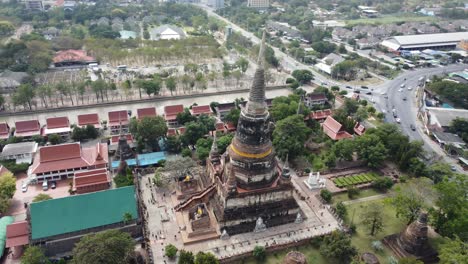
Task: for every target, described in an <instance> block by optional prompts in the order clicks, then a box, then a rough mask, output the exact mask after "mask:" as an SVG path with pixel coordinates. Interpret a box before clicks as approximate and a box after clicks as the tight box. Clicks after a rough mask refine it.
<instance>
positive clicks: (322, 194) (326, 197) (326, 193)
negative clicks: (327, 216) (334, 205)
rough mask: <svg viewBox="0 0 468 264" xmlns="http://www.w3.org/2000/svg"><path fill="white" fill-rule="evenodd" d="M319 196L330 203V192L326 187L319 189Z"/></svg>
mask: <svg viewBox="0 0 468 264" xmlns="http://www.w3.org/2000/svg"><path fill="white" fill-rule="evenodd" d="M320 197H322V199H323V200H324V201H325V202H326V203H330V202H331V200H332V193H331V192H330V191H329V190H327V189H322V190H320Z"/></svg>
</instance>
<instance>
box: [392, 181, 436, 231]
mask: <svg viewBox="0 0 468 264" xmlns="http://www.w3.org/2000/svg"><path fill="white" fill-rule="evenodd" d="M435 197H436V194H435V191H434V189H433V185H432V182H431V180H430V179H427V178H419V179H413V180H411V181H409V182H408V183H406V184H405V185H403V186H400V188H398V190H397V192H396V195H395V196H394V197H393V198H392V200H391V203H392V205H393V206H394V207H395V210H396V217H398V218H402V219H403V220H405V221H406V224H407V225H409V224H410V223H412V222H413V221H414V220H416V219H417V218H418V215H419V213H420V212H421V210H422V209H423V208H424V207H427V206H430V205H432V203H433V200H434V199H435Z"/></svg>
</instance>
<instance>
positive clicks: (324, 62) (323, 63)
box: [315, 53, 345, 75]
mask: <svg viewBox="0 0 468 264" xmlns="http://www.w3.org/2000/svg"><path fill="white" fill-rule="evenodd" d="M344 60H345V59H344V58H343V57H342V56H340V55H338V54H335V53H330V54H328V55H327V56H326V57H325V58H323V59H321V60H320V62H319V63H317V64H315V67H317V69H319V70H320V71H322V72H325V73H327V74H330V75H331V73H332V69H333V67H335V65H337V64H338V63H341V62H343V61H344Z"/></svg>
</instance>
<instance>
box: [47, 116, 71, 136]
mask: <svg viewBox="0 0 468 264" xmlns="http://www.w3.org/2000/svg"><path fill="white" fill-rule="evenodd" d="M70 132H71V128H70V121H68V117H66V116H62V117H49V118H47V119H46V126H45V127H44V129H43V131H42V134H43V135H44V136H49V135H52V134H57V135H59V136H61V137H62V138H64V139H66V138H69V137H70Z"/></svg>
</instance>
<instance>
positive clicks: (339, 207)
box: [335, 202, 348, 219]
mask: <svg viewBox="0 0 468 264" xmlns="http://www.w3.org/2000/svg"><path fill="white" fill-rule="evenodd" d="M335 211H336V214H337V215H338V216H339V217H340V218H341V219H344V218H345V217H346V215H347V214H348V210H347V209H346V206H345V205H344V204H343V202H339V203H337V204H336V205H335Z"/></svg>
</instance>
